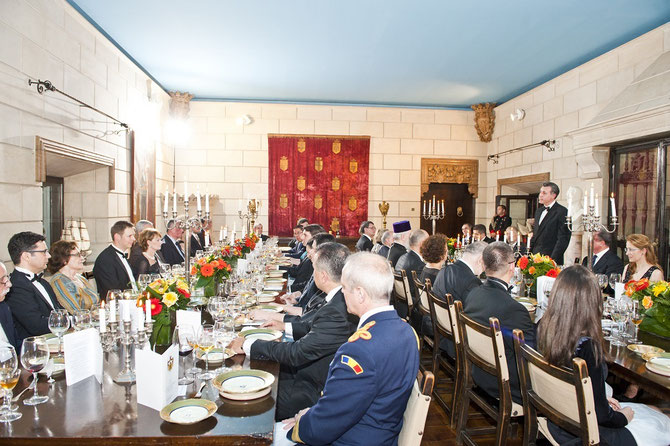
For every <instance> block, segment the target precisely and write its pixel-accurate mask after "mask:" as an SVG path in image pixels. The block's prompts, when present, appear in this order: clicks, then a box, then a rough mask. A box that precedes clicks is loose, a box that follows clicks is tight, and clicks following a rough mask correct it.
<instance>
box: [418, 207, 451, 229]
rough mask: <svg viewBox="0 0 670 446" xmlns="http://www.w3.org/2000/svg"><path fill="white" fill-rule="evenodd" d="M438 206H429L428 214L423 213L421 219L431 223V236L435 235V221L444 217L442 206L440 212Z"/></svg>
mask: <svg viewBox="0 0 670 446" xmlns="http://www.w3.org/2000/svg"><path fill="white" fill-rule="evenodd" d="M439 208H440V206H439V205H438V206H430V208H429V209H428V212H423V215H422V217H423V219H424V220H430V221H431V222H432V227H433V235H435V227H436V226H437V220H442V219H444V217H445V215H446V214H445V212H444V205H443V206H442V210H440V209H439Z"/></svg>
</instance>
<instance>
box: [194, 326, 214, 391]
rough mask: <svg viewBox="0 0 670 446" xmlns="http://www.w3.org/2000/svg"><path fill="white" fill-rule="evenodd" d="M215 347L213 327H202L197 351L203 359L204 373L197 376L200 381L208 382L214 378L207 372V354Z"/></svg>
mask: <svg viewBox="0 0 670 446" xmlns="http://www.w3.org/2000/svg"><path fill="white" fill-rule="evenodd" d="M215 346H216V338H215V336H214V327H213V326H211V325H209V326H203V327H202V330H200V334H199V335H198V349H199V350H200V351H201V352H202V356H203V357H204V358H205V371H204V372H203V373H201V374H199V375H198V378H199V379H201V380H208V379H212V378H214V374H213V373H212V372H210V371H209V352H211V351H212V350H213V349H214V347H215Z"/></svg>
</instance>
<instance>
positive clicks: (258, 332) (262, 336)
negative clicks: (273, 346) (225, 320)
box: [240, 328, 283, 341]
mask: <svg viewBox="0 0 670 446" xmlns="http://www.w3.org/2000/svg"><path fill="white" fill-rule="evenodd" d="M240 336H244V338H245V339H258V340H260V341H274V340H276V339H281V337H282V336H283V333H282V332H281V331H279V330H272V329H270V328H254V329H253V330H246V331H244V332H243V333H240Z"/></svg>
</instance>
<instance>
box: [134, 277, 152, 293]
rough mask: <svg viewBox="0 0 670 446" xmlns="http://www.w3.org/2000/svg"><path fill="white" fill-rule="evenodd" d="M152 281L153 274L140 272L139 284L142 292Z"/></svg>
mask: <svg viewBox="0 0 670 446" xmlns="http://www.w3.org/2000/svg"><path fill="white" fill-rule="evenodd" d="M150 283H151V274H140V275H139V276H138V277H137V284H138V285H139V286H140V292H142V291H144V290H146V289H147V285H149V284H150Z"/></svg>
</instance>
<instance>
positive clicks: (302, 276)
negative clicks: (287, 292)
mask: <svg viewBox="0 0 670 446" xmlns="http://www.w3.org/2000/svg"><path fill="white" fill-rule="evenodd" d="M313 273H314V267H313V266H312V261H311V260H310V259H309V258H307V257H305V259H304V260H303V261H302V262H300V264H299V265H298V269H297V271H295V280H294V281H293V283H292V284H291V292H293V291H302V290H303V289H305V285H307V282H309V279H310V278H311V277H312V274H313ZM289 274H291V273H290V272H289Z"/></svg>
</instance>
